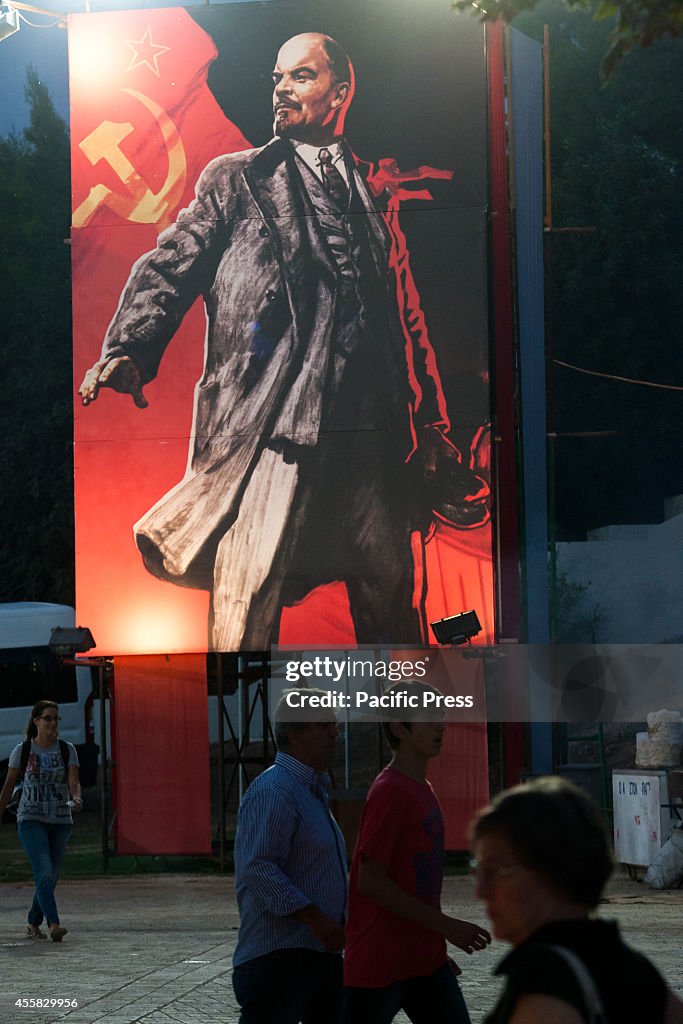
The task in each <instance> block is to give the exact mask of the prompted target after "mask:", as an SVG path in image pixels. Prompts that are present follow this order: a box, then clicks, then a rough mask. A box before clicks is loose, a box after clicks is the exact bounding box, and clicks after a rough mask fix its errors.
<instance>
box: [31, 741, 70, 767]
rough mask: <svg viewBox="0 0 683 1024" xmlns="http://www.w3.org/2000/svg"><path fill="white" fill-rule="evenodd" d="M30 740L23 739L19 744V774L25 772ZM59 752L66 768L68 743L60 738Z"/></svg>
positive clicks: (67, 765) (67, 763)
mask: <svg viewBox="0 0 683 1024" xmlns="http://www.w3.org/2000/svg"><path fill="white" fill-rule="evenodd" d="M31 742H32V741H31V740H24V742H23V743H22V744H21V757H20V758H19V772H20V774H21V775H24V774H25V772H26V766H27V764H28V759H29V757H30V755H31ZM59 752H60V754H61V755H62V761H63V762H64V767H65V768H68V767H69V756H70V755H69V744H68V743H67V742H66V740H60V741H59Z"/></svg>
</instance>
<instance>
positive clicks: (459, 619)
mask: <svg viewBox="0 0 683 1024" xmlns="http://www.w3.org/2000/svg"><path fill="white" fill-rule="evenodd" d="M430 626H431V627H432V632H433V634H434V636H435V637H436V639H437V641H438V643H440V644H444V645H446V644H448V645H449V646H451V647H455V646H456V645H457V644H464V643H469V641H470V640H471V639H472V637H473V636H476V635H477V633H480V632H481V623H480V622H479V619H478V618H477V613H476V612H475V611H469V612H460V614H459V615H451V616H449V617H448V618H447V619H439V620H438V622H431V623H430Z"/></svg>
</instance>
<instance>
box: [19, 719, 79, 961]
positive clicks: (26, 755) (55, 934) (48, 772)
mask: <svg viewBox="0 0 683 1024" xmlns="http://www.w3.org/2000/svg"><path fill="white" fill-rule="evenodd" d="M58 737H59V707H58V705H57V704H55V703H54V702H53V701H49V700H39V701H38V703H37V704H36V705H35V706H34V708H33V710H32V712H31V718H30V720H29V723H28V727H27V729H26V740H25V741H24V742H23V743H19V744H17V746H16V747H15V748H14V749H13V750H12V753H11V754H10V757H9V768H8V771H7V778H6V779H5V784H4V786H3V787H2V792H0V821H1V820H2V815H3V814H4V811H5V807H6V806H7V804H8V803H9V801H10V799H11V796H12V792H13V790H14V787H15V785H16V784H17V782H18V781H19V780H22V782H23V784H22V787H21V796H20V799H19V805H18V808H17V831H18V832H19V839H20V840H21V845H22V846H23V847H24V850H25V851H26V855H27V856H28V859H29V861H30V863H31V868H32V870H33V877H34V879H35V883H36V891H35V894H34V896H33V903H32V904H31V909H30V910H29V912H28V925H27V928H26V934H27V936H28V938H30V939H46V938H47V935H46V933H45V931H44V930H43V929H42V928H41V925H42V923H43V921H45V922H46V923H47V927H48V930H49V933H50V938H51V939H52V941H53V942H61V941H62V939H63V937H64V936H65V935H66V931H67V930H66V928H64V927H63V926H62V925H61V924H60V921H59V913H58V911H57V904H56V903H55V886H56V885H57V880H58V878H59V872H60V869H61V866H62V859H63V857H64V852H65V850H66V847H67V844H68V842H69V837H70V835H71V829H72V827H73V818H72V816H71V815H72V811H76V812H78V811H81V810H83V798H82V796H81V784H80V782H79V778H78V754H77V753H76V748H75V747H74V746H73V744H71V743H65V742H64V740H60V739H59V738H58Z"/></svg>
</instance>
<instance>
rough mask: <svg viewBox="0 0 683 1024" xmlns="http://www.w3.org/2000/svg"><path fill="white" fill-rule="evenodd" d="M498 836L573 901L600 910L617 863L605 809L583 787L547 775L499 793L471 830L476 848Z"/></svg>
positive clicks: (523, 860) (479, 815)
mask: <svg viewBox="0 0 683 1024" xmlns="http://www.w3.org/2000/svg"><path fill="white" fill-rule="evenodd" d="M493 835H499V836H501V837H502V838H503V839H504V840H505V841H506V842H507V843H509V845H510V846H511V847H512V849H513V850H514V852H515V856H516V857H518V859H519V862H520V864H523V865H524V867H526V868H529V869H530V870H531V871H536V872H538V874H539V875H543V876H544V877H545V878H546V879H547V880H548V881H549V882H550V883H551V885H553V886H554V888H555V889H557V890H558V891H559V892H561V893H563V894H564V895H565V896H568V897H569V899H570V900H571V901H572V902H574V903H577V904H579V905H580V906H583V907H588V908H593V907H595V906H597V904H598V901H599V899H600V896H601V895H602V890H603V889H604V887H605V885H606V883H607V880H608V879H609V876H610V875H611V874H612V870H613V868H614V860H613V857H612V848H611V845H610V840H609V837H608V835H607V830H606V828H605V823H604V821H603V819H602V815H601V814H600V810H599V808H598V806H597V804H595V803H594V802H593V801H592V800H591V798H590V797H589V796H588V794H587V793H584V791H583V790H582V789H579V788H578V786H575V785H573V783H571V782H568V781H567V780H566V779H561V778H559V777H557V776H548V777H547V778H542V779H534V780H533V781H532V782H526V783H523V784H522V785H521V786H515V787H514V788H513V789H508V790H506V791H505V792H503V793H500V794H499V795H498V796H497V797H496V798H495V799H494V800H492V801H491V803H490V805H489V806H488V807H485V808H484V810H482V811H480V812H479V814H478V815H477V817H476V818H475V819H474V822H473V823H472V826H471V829H470V836H471V840H472V842H475V843H476V841H477V840H479V839H481V838H483V837H484V836H493Z"/></svg>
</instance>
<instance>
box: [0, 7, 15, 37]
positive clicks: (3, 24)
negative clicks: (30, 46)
mask: <svg viewBox="0 0 683 1024" xmlns="http://www.w3.org/2000/svg"><path fill="white" fill-rule="evenodd" d="M18 31H19V11H15V10H14V8H13V7H10V6H9V4H0V40H2V39H7V36H11V35H14V33H15V32H18Z"/></svg>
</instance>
